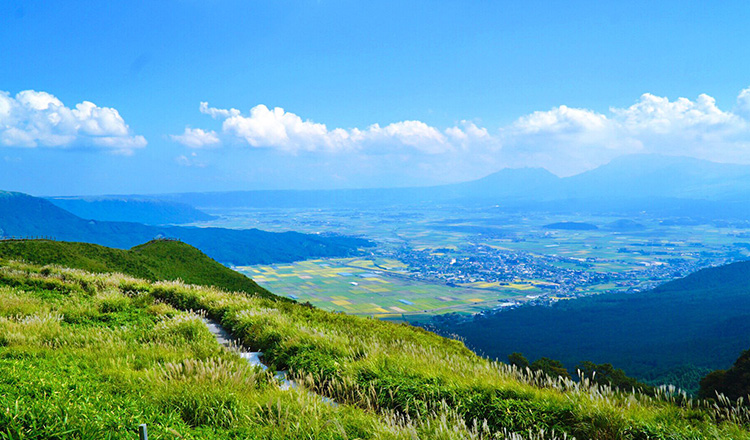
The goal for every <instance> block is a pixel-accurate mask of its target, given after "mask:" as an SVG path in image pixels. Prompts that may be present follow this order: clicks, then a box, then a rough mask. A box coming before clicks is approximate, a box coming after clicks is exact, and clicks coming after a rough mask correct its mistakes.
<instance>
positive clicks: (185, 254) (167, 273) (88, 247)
mask: <svg viewBox="0 0 750 440" xmlns="http://www.w3.org/2000/svg"><path fill="white" fill-rule="evenodd" d="M0 259H4V260H22V261H26V262H28V263H33V264H40V265H49V264H55V265H60V266H65V267H70V268H74V269H82V270H86V271H89V272H98V273H107V272H119V273H123V274H126V275H130V276H133V277H137V278H143V279H146V280H150V281H176V280H181V281H183V282H185V283H188V284H197V285H201V286H215V287H218V288H220V289H225V290H228V291H230V292H235V291H240V292H245V293H248V294H251V295H252V294H257V295H259V296H263V297H266V298H279V297H277V296H275V295H273V294H272V293H271V292H269V291H267V290H266V289H264V288H262V287H260V286H259V285H257V284H256V283H255V281H253V280H251V279H250V278H248V277H246V276H245V275H242V274H241V273H239V272H235V271H233V270H231V269H229V268H227V267H225V266H222V265H221V264H219V263H217V262H216V261H214V260H212V259H211V258H210V257H208V256H207V255H206V254H204V253H203V252H201V251H199V250H198V249H196V248H194V247H192V246H190V245H189V244H186V243H182V242H179V241H174V240H153V241H150V242H148V243H144V244H142V245H139V246H136V247H134V248H132V249H130V250H122V249H113V248H108V247H104V246H99V245H96V244H90V243H75V242H63V241H51V240H5V241H0Z"/></svg>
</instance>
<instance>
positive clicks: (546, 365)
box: [530, 357, 570, 379]
mask: <svg viewBox="0 0 750 440" xmlns="http://www.w3.org/2000/svg"><path fill="white" fill-rule="evenodd" d="M530 368H531V369H532V370H534V371H543V372H544V373H545V374H546V375H547V376H550V377H558V376H559V377H562V378H564V379H570V373H568V370H566V369H565V366H564V365H563V364H562V362H560V361H556V360H554V359H550V358H546V357H541V358H539V359H537V360H535V361H534V363H532V364H531V366H530Z"/></svg>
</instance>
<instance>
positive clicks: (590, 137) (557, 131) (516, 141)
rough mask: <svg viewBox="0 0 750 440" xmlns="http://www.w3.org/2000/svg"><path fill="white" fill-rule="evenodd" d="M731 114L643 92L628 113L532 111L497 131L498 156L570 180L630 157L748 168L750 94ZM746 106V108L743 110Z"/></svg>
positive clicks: (702, 101)
mask: <svg viewBox="0 0 750 440" xmlns="http://www.w3.org/2000/svg"><path fill="white" fill-rule="evenodd" d="M737 102H738V104H737V106H736V109H735V110H734V111H723V110H721V109H720V108H719V107H718V106H717V105H716V101H715V99H714V98H712V97H710V96H708V95H705V94H702V95H699V96H698V98H697V99H695V100H694V101H691V100H690V99H687V98H677V99H675V100H673V101H670V100H669V99H668V98H666V97H660V96H655V95H653V94H650V93H645V94H643V95H641V97H640V98H639V99H638V100H637V101H636V102H635V103H634V104H633V105H631V106H630V107H626V108H614V107H613V108H610V109H609V113H608V114H602V113H597V112H595V111H592V110H587V109H575V108H569V107H566V106H560V107H556V108H553V109H552V110H549V111H546V112H534V113H532V114H530V115H527V116H523V117H521V118H519V119H518V120H516V121H515V122H514V123H513V124H511V126H509V127H505V128H503V129H502V130H501V138H502V143H503V146H504V149H503V157H505V158H507V160H508V161H509V162H511V163H514V164H536V166H545V167H547V168H548V169H551V170H553V171H556V172H558V173H561V174H573V173H577V172H581V171H584V170H586V169H590V168H593V167H595V166H598V165H601V164H603V163H606V162H608V161H609V160H611V159H613V158H614V157H616V156H620V155H624V154H630V153H658V154H667V155H682V156H692V157H697V158H701V159H708V160H716V161H730V162H744V163H750V148H748V141H750V131H749V130H748V128H749V126H748V120H747V119H746V117H747V116H748V114H743V113H742V112H741V111H740V110H741V109H743V108H748V109H750V105H748V104H750V91H748V90H743V92H742V93H741V94H740V96H739V97H738V100H737ZM743 106H746V107H743Z"/></svg>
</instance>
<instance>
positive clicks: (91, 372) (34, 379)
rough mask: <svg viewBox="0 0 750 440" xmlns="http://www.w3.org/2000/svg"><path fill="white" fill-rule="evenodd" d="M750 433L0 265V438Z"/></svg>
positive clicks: (246, 314) (354, 327)
mask: <svg viewBox="0 0 750 440" xmlns="http://www.w3.org/2000/svg"><path fill="white" fill-rule="evenodd" d="M188 311H194V312H197V311H200V312H201V313H205V314H207V315H208V316H210V317H211V318H213V319H215V320H217V321H220V322H221V323H222V325H223V326H224V327H225V328H227V329H228V330H229V331H230V332H231V333H232V334H234V336H235V337H237V338H238V339H240V340H241V341H242V343H243V344H244V345H245V346H246V347H248V348H250V349H252V350H262V351H263V352H264V353H265V356H264V361H265V362H266V364H267V365H269V366H270V367H271V369H279V370H280V369H288V370H290V374H291V376H292V377H294V378H296V379H297V380H298V381H299V383H300V384H301V386H300V387H299V388H295V389H291V390H288V391H284V390H281V389H280V388H279V386H278V384H277V383H276V382H275V379H273V377H272V375H271V374H270V373H267V372H264V371H261V370H260V369H259V368H250V367H249V364H247V363H246V362H245V361H244V360H243V359H241V358H240V357H239V356H238V355H237V354H235V353H233V352H231V351H229V350H226V349H223V348H221V346H220V345H219V344H218V343H217V342H216V340H215V339H213V337H212V335H211V334H210V333H209V331H208V330H207V329H206V327H204V325H203V323H202V321H201V320H200V319H199V318H198V317H197V316H196V315H195V314H193V313H191V312H188ZM321 395H323V396H327V397H329V398H331V399H333V400H335V401H336V402H338V405H333V404H330V403H327V402H326V401H324V400H323V399H321V397H320V396H321ZM749 421H750V419H749V418H748V414H747V412H746V411H745V410H743V409H742V408H731V407H722V406H718V407H716V408H713V407H711V406H710V405H703V404H699V403H696V402H694V401H692V400H687V399H685V398H684V397H681V396H675V395H674V394H670V393H668V392H667V391H665V390H662V391H661V392H660V393H659V394H658V396H657V397H656V398H652V397H649V396H646V395H643V394H640V393H627V392H618V391H613V390H611V389H609V388H607V387H599V386H596V385H593V384H591V383H590V382H588V381H583V382H581V383H576V382H572V381H570V380H562V379H552V378H548V377H546V376H543V375H539V374H537V375H529V374H527V373H523V372H521V371H520V370H517V369H514V368H512V367H508V366H506V365H503V364H498V363H494V362H490V361H488V360H486V359H483V358H481V357H478V356H476V355H475V354H473V353H472V352H470V351H469V350H468V349H466V348H465V347H464V346H463V344H461V343H460V342H457V341H454V340H450V339H445V338H442V337H439V336H437V335H435V334H432V333H429V332H427V331H424V330H420V329H416V328H413V327H410V326H407V325H396V324H392V323H387V322H382V321H377V320H373V319H363V318H358V317H353V316H347V315H343V314H336V313H329V312H325V311H322V310H318V309H313V308H309V307H305V306H303V305H300V304H294V303H290V302H279V301H272V300H269V299H267V298H261V297H258V296H251V295H247V294H244V293H231V292H227V291H223V290H219V289H215V288H208V287H199V286H191V285H186V284H183V283H180V282H150V281H146V280H140V279H135V278H131V277H128V276H125V275H118V274H91V273H88V272H84V271H80V270H74V269H67V268H60V267H57V266H38V265H30V264H26V263H18V262H12V263H5V264H3V265H0V438H4V439H9V438H12V439H20V438H25V439H42V438H44V439H47V438H85V439H89V438H90V439H94V438H95V439H107V438H112V439H132V438H135V430H136V427H137V425H138V424H140V423H147V424H148V425H149V429H150V434H151V438H153V439H156V440H159V439H172V438H191V439H199V438H200V439H205V438H220V439H221V438H224V439H230V438H254V439H357V438H360V439H419V438H421V439H465V438H473V439H490V438H535V439H542V438H546V439H549V438H562V437H563V435H567V438H570V437H571V436H575V437H576V438H578V439H697V438H726V439H730V438H731V439H738V440H739V439H749V438H750V432H748V430H747V429H746V426H747V425H746V424H747V423H748V422H749ZM552 431H554V432H555V433H554V434H553V433H552Z"/></svg>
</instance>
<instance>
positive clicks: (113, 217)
mask: <svg viewBox="0 0 750 440" xmlns="http://www.w3.org/2000/svg"><path fill="white" fill-rule="evenodd" d="M47 200H49V201H50V202H52V203H53V204H55V205H57V206H59V207H60V208H63V209H65V210H66V211H69V212H71V213H73V214H75V215H77V216H78V217H81V218H85V219H92V220H101V221H122V222H136V223H144V224H147V225H167V224H181V223H192V222H197V221H206V220H211V219H213V218H214V217H213V216H211V215H208V214H206V213H205V212H203V211H200V210H198V209H195V208H193V207H192V206H190V205H188V204H185V203H178V202H172V201H165V200H157V199H148V198H143V197H140V198H138V197H116V196H113V197H106V196H101V197H50V198H48V199H47Z"/></svg>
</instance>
